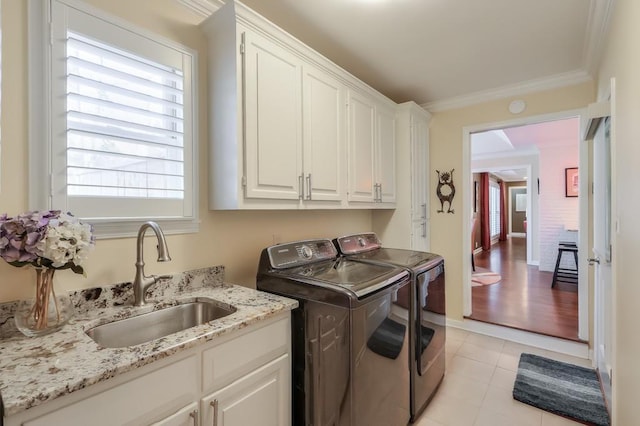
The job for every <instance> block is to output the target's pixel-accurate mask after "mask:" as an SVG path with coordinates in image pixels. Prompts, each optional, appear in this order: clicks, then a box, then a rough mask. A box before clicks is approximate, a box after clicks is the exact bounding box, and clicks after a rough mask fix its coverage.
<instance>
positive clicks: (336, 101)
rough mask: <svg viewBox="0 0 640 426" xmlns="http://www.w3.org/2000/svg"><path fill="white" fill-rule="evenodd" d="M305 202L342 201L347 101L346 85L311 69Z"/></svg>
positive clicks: (306, 97) (306, 76)
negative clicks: (345, 95) (344, 86)
mask: <svg viewBox="0 0 640 426" xmlns="http://www.w3.org/2000/svg"><path fill="white" fill-rule="evenodd" d="M303 72H304V73H303V85H304V89H303V95H302V98H303V112H304V126H303V128H304V134H303V148H302V150H303V159H304V161H303V171H304V175H305V182H304V185H305V199H306V200H328V201H341V200H342V196H343V191H344V190H343V177H342V169H343V167H344V166H345V164H344V158H345V151H344V128H345V127H344V123H345V116H344V111H345V99H344V89H343V86H342V84H341V83H340V82H339V81H338V80H337V79H335V78H333V77H331V76H330V75H329V74H327V73H325V72H323V71H320V70H319V69H317V68H315V67H312V66H310V65H305V66H304V68H303Z"/></svg>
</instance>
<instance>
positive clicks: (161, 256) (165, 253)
mask: <svg viewBox="0 0 640 426" xmlns="http://www.w3.org/2000/svg"><path fill="white" fill-rule="evenodd" d="M147 228H151V229H153V232H155V234H156V238H157V239H158V246H157V247H158V262H169V261H170V260H171V256H169V249H168V248H167V242H166V241H165V239H164V234H163V233H162V229H160V226H158V224H157V223H155V222H151V221H149V222H145V223H143V224H142V226H140V229H139V230H138V241H137V252H136V277H135V278H134V280H133V297H134V301H133V304H134V305H135V306H142V305H144V304H145V303H146V300H145V293H146V291H147V289H148V288H149V287H150V286H152V285H153V284H155V283H156V282H158V280H159V279H165V278H171V275H161V276H157V275H150V276H148V277H147V276H145V275H144V254H143V242H144V233H145V231H146V230H147Z"/></svg>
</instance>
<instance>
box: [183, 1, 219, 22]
mask: <svg viewBox="0 0 640 426" xmlns="http://www.w3.org/2000/svg"><path fill="white" fill-rule="evenodd" d="M176 1H177V2H178V3H180V4H182V5H183V6H186V7H188V8H189V9H191V10H192V11H194V12H196V13H197V14H198V15H200V16H202V17H203V18H207V17H209V16H211V14H212V13H213V12H215V11H216V10H218V9H220V7H222V5H224V1H223V0H176Z"/></svg>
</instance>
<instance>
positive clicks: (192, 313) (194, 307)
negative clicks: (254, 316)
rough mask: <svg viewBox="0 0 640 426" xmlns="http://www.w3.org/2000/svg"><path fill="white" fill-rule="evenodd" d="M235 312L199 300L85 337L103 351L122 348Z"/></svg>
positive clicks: (116, 323) (110, 325)
mask: <svg viewBox="0 0 640 426" xmlns="http://www.w3.org/2000/svg"><path fill="white" fill-rule="evenodd" d="M235 311H236V308H234V307H233V306H230V305H226V304H223V303H220V302H215V301H213V300H211V299H200V298H198V299H196V300H195V301H192V302H186V303H181V304H179V305H176V306H171V307H168V308H164V309H160V310H157V311H153V312H149V313H146V314H142V315H138V316H135V317H131V318H126V319H122V320H118V321H114V322H110V323H107V324H102V325H99V326H97V327H94V328H92V329H90V330H88V331H87V334H88V335H89V337H91V338H92V339H93V340H94V341H95V342H96V343H97V344H99V345H100V346H103V347H105V348H123V347H127V346H134V345H139V344H140V343H145V342H150V341H151V340H155V339H159V338H161V337H165V336H168V335H170V334H173V333H176V332H178V331H181V330H186V329H188V328H191V327H195V326H196V325H200V324H204V323H207V322H210V321H213V320H216V319H219V318H223V317H225V316H227V315H230V314H232V313H234V312H235Z"/></svg>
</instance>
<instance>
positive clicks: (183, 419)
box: [152, 402, 200, 426]
mask: <svg viewBox="0 0 640 426" xmlns="http://www.w3.org/2000/svg"><path fill="white" fill-rule="evenodd" d="M199 418H200V413H199V412H198V404H197V403H195V402H194V403H191V404H189V405H187V406H186V407H184V408H183V409H181V410H178V411H177V412H175V413H173V414H172V415H170V416H169V417H166V418H164V419H163V420H160V421H159V422H155V423H152V425H153V426H198V425H200V423H199V422H198V421H199Z"/></svg>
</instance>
